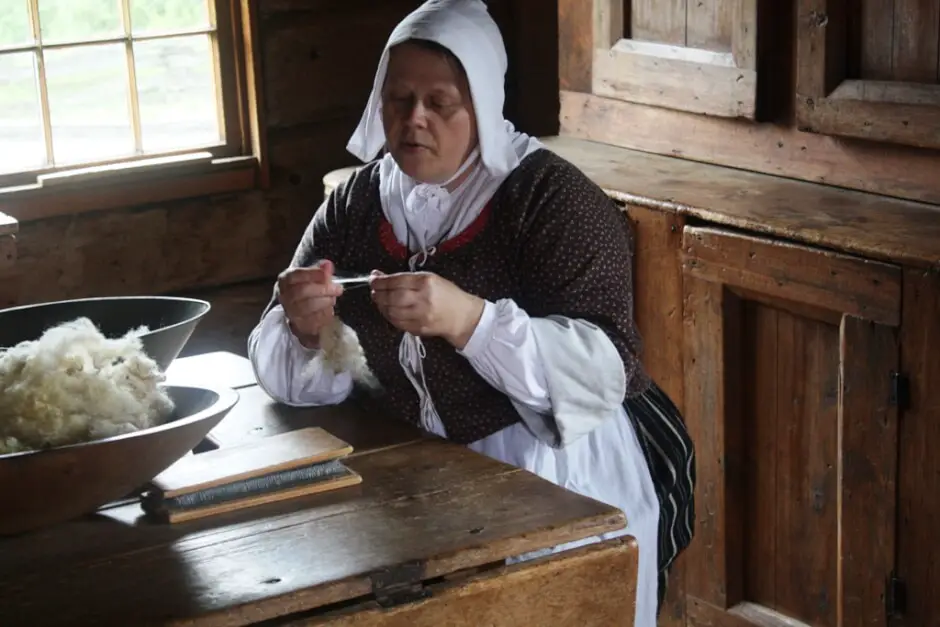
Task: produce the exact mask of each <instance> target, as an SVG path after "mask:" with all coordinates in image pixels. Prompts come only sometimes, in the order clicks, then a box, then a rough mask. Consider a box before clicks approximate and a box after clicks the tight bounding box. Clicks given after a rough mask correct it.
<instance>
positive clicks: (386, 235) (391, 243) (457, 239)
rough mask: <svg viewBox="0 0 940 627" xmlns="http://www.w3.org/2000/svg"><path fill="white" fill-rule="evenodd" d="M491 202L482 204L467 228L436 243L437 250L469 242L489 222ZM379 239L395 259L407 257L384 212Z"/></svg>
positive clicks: (380, 223) (404, 248) (406, 249)
mask: <svg viewBox="0 0 940 627" xmlns="http://www.w3.org/2000/svg"><path fill="white" fill-rule="evenodd" d="M491 204H492V200H490V201H488V202H487V203H486V205H484V207H483V210H482V211H481V212H480V215H478V216H477V217H476V219H475V220H474V221H473V222H471V223H470V224H469V225H468V226H467V228H465V229H464V230H463V231H461V232H460V233H458V234H457V235H455V236H454V237H452V238H450V239H449V240H445V241H443V242H441V243H440V244H438V245H437V246H436V247H435V248H436V249H437V252H439V253H447V252H451V251H454V250H457V249H458V248H460V247H461V246H464V245H466V244H468V243H470V240H472V239H473V238H474V237H476V236H477V235H479V234H480V231H482V230H483V227H485V226H486V224H487V222H489V219H490V205H491ZM379 241H381V242H382V247H383V248H384V249H385V251H386V252H387V253H388V254H389V255H391V256H392V257H395V258H396V259H407V258H408V248H407V247H406V246H405V245H404V244H402V243H401V242H399V241H398V240H397V239H396V238H395V231H394V229H392V223H391V222H389V221H388V219H387V218H386V217H385V215H384V214H383V215H382V219H381V222H379Z"/></svg>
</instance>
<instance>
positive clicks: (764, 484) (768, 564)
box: [740, 301, 788, 607]
mask: <svg viewBox="0 0 940 627" xmlns="http://www.w3.org/2000/svg"><path fill="white" fill-rule="evenodd" d="M743 306H744V310H745V311H744V315H743V316H742V325H741V333H742V338H741V345H742V347H743V355H742V361H743V363H744V364H746V367H745V368H742V372H741V374H742V379H741V388H740V389H741V394H742V396H743V399H742V404H743V406H744V411H743V414H744V415H745V416H750V417H751V418H752V419H751V420H748V421H747V422H746V427H745V430H744V438H745V446H744V458H745V462H744V463H745V468H746V472H745V474H746V476H745V479H744V484H745V485H744V493H745V495H746V496H745V499H744V511H743V515H744V519H745V521H746V524H745V525H744V530H743V531H744V546H745V549H744V564H743V568H744V573H745V579H744V594H743V597H744V598H746V599H749V600H751V601H753V602H756V603H759V604H761V605H764V606H768V607H773V605H774V603H775V601H776V598H777V593H776V565H777V556H778V554H780V553H783V554H786V553H787V551H786V550H785V549H784V548H783V547H780V549H779V550H778V548H777V547H778V543H777V532H778V528H779V525H778V523H777V502H776V499H775V498H768V495H776V494H777V475H778V473H777V466H778V463H780V465H783V463H782V462H783V460H781V459H780V454H779V451H778V449H779V448H780V447H779V439H778V425H779V424H780V422H781V421H780V419H779V418H778V411H779V409H780V406H781V405H782V404H783V403H781V402H780V399H779V397H782V396H783V395H784V393H785V392H784V391H783V390H779V391H778V388H779V387H781V386H779V385H778V377H777V371H778V365H779V364H780V362H781V358H780V357H781V355H784V354H786V352H787V348H788V347H787V346H784V345H783V344H782V343H781V342H780V341H779V339H778V333H777V321H778V319H779V318H780V317H782V314H781V313H780V312H778V311H777V310H775V309H773V308H771V307H766V306H761V305H758V304H757V303H754V302H747V301H745V302H744V304H743Z"/></svg>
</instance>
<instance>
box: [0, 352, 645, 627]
mask: <svg viewBox="0 0 940 627" xmlns="http://www.w3.org/2000/svg"><path fill="white" fill-rule="evenodd" d="M190 359H194V360H198V359H199V357H194V358H190ZM184 365H185V364H184ZM189 365H191V364H189ZM242 365H243V364H242ZM181 370H182V369H180V371H181ZM197 370H198V369H197ZM237 371H238V368H237V367H236V368H234V369H233V372H237ZM239 392H240V394H241V399H240V401H239V404H238V405H237V409H238V411H237V412H234V411H233V413H232V414H230V415H229V416H228V417H226V419H225V420H224V421H223V423H222V424H220V425H219V427H218V428H217V430H216V431H215V432H213V438H214V439H215V443H216V445H219V446H227V445H229V446H230V445H232V444H233V443H237V442H240V441H244V440H245V439H246V438H252V437H263V436H264V435H265V434H269V433H272V432H277V431H279V430H284V429H287V428H290V427H291V426H293V427H294V428H296V427H297V426H301V425H303V426H309V425H318V426H323V427H324V428H327V429H329V430H330V431H331V432H333V433H335V434H336V435H338V436H339V437H342V438H344V439H346V440H347V441H349V442H350V443H352V444H353V445H354V446H355V447H356V452H355V454H354V455H353V456H352V457H351V458H350V459H349V460H348V465H349V466H350V467H351V468H353V469H354V470H355V471H357V472H359V473H360V474H361V475H362V477H363V482H362V484H360V485H358V486H354V487H352V488H346V489H342V490H338V491H335V492H332V493H325V494H319V495H312V496H309V497H304V498H300V499H295V500H292V501H287V502H282V503H274V504H270V505H265V506H261V507H257V508H253V509H249V510H242V511H238V512H232V513H230V514H225V515H220V516H217V517H213V518H209V519H203V520H197V521H191V522H188V523H183V524H178V525H162V524H157V523H152V522H149V521H146V520H145V519H143V518H142V512H141V510H140V507H139V505H138V504H137V503H131V504H126V505H122V506H118V507H113V508H107V509H103V510H101V511H99V512H98V513H97V514H95V515H94V516H90V517H86V518H84V519H81V520H76V521H73V522H70V523H66V524H63V525H59V526H56V527H52V528H49V529H46V530H42V531H39V532H36V533H33V534H30V535H26V536H21V537H17V538H9V539H4V540H0V556H2V557H0V625H3V626H4V627H6V626H7V625H9V626H11V627H13V626H18V625H23V626H28V627H43V626H45V625H95V626H102V625H134V626H138V625H150V624H160V625H200V626H213V627H215V626H219V627H221V626H230V625H231V626H234V625H249V624H260V623H262V622H263V624H265V625H292V626H294V625H331V626H343V625H355V626H380V625H381V626H386V627H393V626H394V627H398V626H401V627H405V626H408V627H422V626H427V627H431V626H434V627H451V626H464V625H465V626H467V627H470V626H480V625H492V626H500V627H502V626H505V627H510V626H516V625H518V626H521V627H528V626H532V627H543V626H544V627H551V626H554V625H560V626H561V625H564V626H566V625H578V626H579V627H584V626H593V625H596V626H598V627H601V626H603V627H613V626H620V625H625V626H630V625H632V624H633V623H632V616H633V601H634V597H635V581H636V568H637V555H638V551H637V546H636V543H635V541H634V540H633V539H632V538H627V539H625V540H614V541H609V542H606V543H602V544H597V545H592V546H590V547H585V548H581V549H576V550H573V551H567V552H564V553H559V554H555V555H554V556H549V557H547V558H542V559H539V560H534V561H530V562H524V563H522V564H517V565H513V566H505V565H504V560H505V558H507V557H510V556H513V555H518V554H521V553H526V552H529V551H534V550H538V549H541V548H544V547H549V546H553V545H556V544H560V543H563V542H570V541H574V540H577V539H580V538H583V537H588V536H592V535H596V534H598V533H602V532H605V531H612V530H616V529H621V528H623V526H624V524H625V519H624V516H623V514H622V513H621V512H620V511H619V510H617V509H615V508H612V507H609V506H606V505H603V504H601V503H598V502H596V501H594V500H591V499H588V498H584V497H581V496H578V495H576V494H573V493H571V492H568V491H565V490H562V489H561V488H559V487H557V486H555V485H553V484H551V483H549V482H547V481H544V480H542V479H540V478H538V477H536V476H535V475H533V474H531V473H528V472H525V471H522V470H519V469H516V468H513V467H511V466H507V465H505V464H502V463H499V462H496V461H494V460H492V459H489V458H487V457H484V456H481V455H478V454H476V453H473V452H472V451H470V450H468V449H466V448H465V447H462V446H457V445H454V444H452V443H449V442H446V441H444V440H440V439H438V438H434V437H428V436H426V435H423V434H421V433H419V432H418V431H417V430H414V429H411V428H410V427H408V426H407V425H399V424H395V425H391V424H386V423H385V422H384V421H382V420H380V419H378V418H376V417H367V416H362V415H361V414H357V413H356V412H354V411H352V412H347V413H345V414H342V411H341V409H339V410H338V409H336V408H333V409H331V410H328V411H323V410H290V411H286V412H285V411H282V408H279V407H277V406H275V405H273V404H272V403H271V402H270V401H269V400H268V399H267V397H266V396H264V395H263V393H261V392H260V390H259V388H258V387H257V386H247V387H242V388H241V389H240V390H239ZM318 416H319V418H318ZM341 418H342V419H341ZM344 420H345V422H344Z"/></svg>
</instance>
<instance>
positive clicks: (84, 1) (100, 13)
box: [38, 0, 124, 43]
mask: <svg viewBox="0 0 940 627" xmlns="http://www.w3.org/2000/svg"><path fill="white" fill-rule="evenodd" d="M38 1H39V25H40V30H41V32H42V40H43V42H44V43H52V42H57V41H83V40H84V41H87V40H89V39H101V38H104V37H114V36H120V35H123V34H124V27H123V25H122V24H121V3H120V0H38Z"/></svg>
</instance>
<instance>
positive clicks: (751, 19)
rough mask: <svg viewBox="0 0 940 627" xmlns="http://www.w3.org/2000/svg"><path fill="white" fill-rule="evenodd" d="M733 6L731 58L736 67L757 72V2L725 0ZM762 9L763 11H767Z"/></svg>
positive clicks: (729, 18) (730, 18) (750, 0)
mask: <svg viewBox="0 0 940 627" xmlns="http://www.w3.org/2000/svg"><path fill="white" fill-rule="evenodd" d="M723 1H724V2H725V3H730V4H731V15H730V17H728V18H723V19H727V20H729V21H730V32H731V57H732V58H733V59H734V65H735V66H736V67H739V68H741V69H743V70H753V71H757V36H756V34H755V33H756V32H757V31H758V30H759V27H760V23H759V21H758V19H759V18H760V16H759V15H758V8H757V5H758V2H757V0H723ZM766 10H767V9H766V8H761V11H766Z"/></svg>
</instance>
